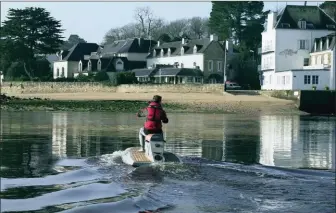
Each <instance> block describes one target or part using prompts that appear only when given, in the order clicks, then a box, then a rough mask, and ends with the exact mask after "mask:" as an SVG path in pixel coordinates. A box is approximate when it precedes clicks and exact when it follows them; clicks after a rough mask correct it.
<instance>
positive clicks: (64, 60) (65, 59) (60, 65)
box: [53, 43, 99, 79]
mask: <svg viewBox="0 0 336 213" xmlns="http://www.w3.org/2000/svg"><path fill="white" fill-rule="evenodd" d="M98 49H99V45H98V44H96V43H78V44H76V45H74V46H73V47H72V48H71V49H69V50H64V51H63V50H62V51H60V52H58V53H57V54H56V55H57V56H58V60H57V61H54V65H53V67H54V68H53V77H54V79H56V78H73V77H75V73H76V72H78V63H79V61H81V60H84V55H89V54H91V52H96V51H97V50H98Z"/></svg>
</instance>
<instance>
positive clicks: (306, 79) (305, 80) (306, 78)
mask: <svg viewBox="0 0 336 213" xmlns="http://www.w3.org/2000/svg"><path fill="white" fill-rule="evenodd" d="M303 83H304V84H305V85H308V84H311V77H310V75H304V76H303Z"/></svg>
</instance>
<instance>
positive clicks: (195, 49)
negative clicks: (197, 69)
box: [193, 45, 197, 54]
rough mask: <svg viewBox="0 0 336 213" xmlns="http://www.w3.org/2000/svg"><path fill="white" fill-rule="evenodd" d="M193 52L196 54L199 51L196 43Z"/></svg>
mask: <svg viewBox="0 0 336 213" xmlns="http://www.w3.org/2000/svg"><path fill="white" fill-rule="evenodd" d="M193 53H194V54H196V53H197V46H196V45H195V46H194V49H193Z"/></svg>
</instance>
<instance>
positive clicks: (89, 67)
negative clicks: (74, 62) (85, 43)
mask: <svg viewBox="0 0 336 213" xmlns="http://www.w3.org/2000/svg"><path fill="white" fill-rule="evenodd" d="M88 71H92V63H91V61H90V60H89V62H88Z"/></svg>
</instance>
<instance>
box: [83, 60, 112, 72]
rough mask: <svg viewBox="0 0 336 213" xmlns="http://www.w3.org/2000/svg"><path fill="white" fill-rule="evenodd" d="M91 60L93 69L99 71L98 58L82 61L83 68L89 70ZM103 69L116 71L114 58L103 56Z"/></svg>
mask: <svg viewBox="0 0 336 213" xmlns="http://www.w3.org/2000/svg"><path fill="white" fill-rule="evenodd" d="M89 61H91V67H92V68H91V71H98V70H97V69H98V59H90V60H83V61H82V66H83V67H82V69H83V72H87V71H88V63H89ZM100 61H101V71H107V72H108V71H110V72H113V71H115V67H114V63H113V58H101V59H100Z"/></svg>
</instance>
